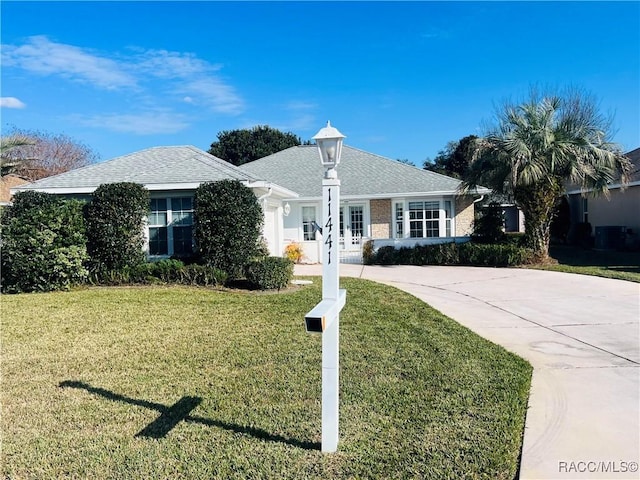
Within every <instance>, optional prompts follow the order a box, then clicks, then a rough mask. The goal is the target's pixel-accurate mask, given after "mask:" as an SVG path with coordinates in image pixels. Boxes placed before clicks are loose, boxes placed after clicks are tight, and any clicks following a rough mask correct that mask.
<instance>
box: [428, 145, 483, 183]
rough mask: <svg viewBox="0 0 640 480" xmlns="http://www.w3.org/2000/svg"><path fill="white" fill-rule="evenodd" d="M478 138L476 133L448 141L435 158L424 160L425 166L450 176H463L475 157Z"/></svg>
mask: <svg viewBox="0 0 640 480" xmlns="http://www.w3.org/2000/svg"><path fill="white" fill-rule="evenodd" d="M477 139H478V137H477V136H475V135H468V136H466V137H464V138H462V139H460V140H459V141H455V142H449V143H447V146H446V147H445V148H444V149H443V150H440V151H439V152H438V155H437V156H436V158H435V159H434V160H430V159H427V160H426V161H425V162H424V165H423V168H424V169H425V170H431V171H433V172H436V173H441V174H443V175H448V176H450V177H454V178H463V177H464V176H465V175H466V173H467V170H468V169H469V164H470V163H471V161H472V159H473V153H474V148H475V142H476V140H477Z"/></svg>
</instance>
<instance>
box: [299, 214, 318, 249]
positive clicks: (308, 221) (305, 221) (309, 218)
mask: <svg viewBox="0 0 640 480" xmlns="http://www.w3.org/2000/svg"><path fill="white" fill-rule="evenodd" d="M315 221H316V207H302V236H303V239H304V241H305V242H308V241H311V240H315V239H316V230H315V229H314V228H313V223H314V222H315Z"/></svg>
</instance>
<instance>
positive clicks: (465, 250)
mask: <svg viewBox="0 0 640 480" xmlns="http://www.w3.org/2000/svg"><path fill="white" fill-rule="evenodd" d="M532 261H533V251H532V250H531V249H528V248H523V247H520V246H518V245H515V244H484V243H475V242H467V243H461V244H457V243H440V244H435V245H416V246H415V247H413V248H411V247H401V248H397V249H396V248H394V247H392V246H387V247H381V248H379V249H378V251H377V252H376V253H375V254H374V255H373V256H372V260H371V263H373V264H378V265H474V266H485V267H513V266H516V265H525V264H528V263H531V262H532Z"/></svg>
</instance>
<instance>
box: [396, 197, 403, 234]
mask: <svg viewBox="0 0 640 480" xmlns="http://www.w3.org/2000/svg"><path fill="white" fill-rule="evenodd" d="M403 212H404V205H403V204H402V203H396V218H395V224H396V238H403V237H404V213H403Z"/></svg>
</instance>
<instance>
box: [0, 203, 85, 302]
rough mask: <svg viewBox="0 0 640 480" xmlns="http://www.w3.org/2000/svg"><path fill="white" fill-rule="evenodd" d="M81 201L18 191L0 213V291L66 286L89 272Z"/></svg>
mask: <svg viewBox="0 0 640 480" xmlns="http://www.w3.org/2000/svg"><path fill="white" fill-rule="evenodd" d="M82 208H83V204H82V202H80V201H78V200H64V199H61V198H59V197H56V196H54V195H50V194H47V193H42V192H30V191H29V192H20V193H17V194H16V195H15V197H14V203H13V205H12V206H10V207H7V208H4V209H3V211H2V220H1V224H2V262H1V263H2V265H1V267H0V268H1V269H2V290H3V291H5V292H11V293H18V292H33V291H50V290H65V289H68V288H69V287H71V286H73V285H76V284H79V283H82V282H84V281H85V280H86V278H87V275H88V272H87V269H86V268H85V265H84V264H85V262H86V261H87V259H88V257H87V251H86V236H85V226H84V219H83V216H82Z"/></svg>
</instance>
